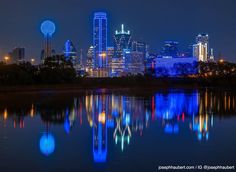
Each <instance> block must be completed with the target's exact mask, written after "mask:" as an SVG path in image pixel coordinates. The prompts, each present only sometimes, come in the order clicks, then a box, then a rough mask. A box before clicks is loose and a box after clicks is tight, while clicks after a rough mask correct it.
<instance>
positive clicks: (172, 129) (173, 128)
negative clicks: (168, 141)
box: [165, 124, 179, 134]
mask: <svg viewBox="0 0 236 172" xmlns="http://www.w3.org/2000/svg"><path fill="white" fill-rule="evenodd" d="M165 133H167V134H177V133H179V126H178V125H177V124H175V125H171V124H167V125H166V126H165Z"/></svg>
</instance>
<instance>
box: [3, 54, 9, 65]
mask: <svg viewBox="0 0 236 172" xmlns="http://www.w3.org/2000/svg"><path fill="white" fill-rule="evenodd" d="M9 59H10V57H8V56H5V57H4V60H5V62H6V64H7V62H8V61H9Z"/></svg>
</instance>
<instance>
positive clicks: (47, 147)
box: [39, 133, 55, 156]
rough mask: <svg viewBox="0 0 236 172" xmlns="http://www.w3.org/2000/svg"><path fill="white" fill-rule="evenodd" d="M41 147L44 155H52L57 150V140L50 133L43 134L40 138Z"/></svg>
mask: <svg viewBox="0 0 236 172" xmlns="http://www.w3.org/2000/svg"><path fill="white" fill-rule="evenodd" d="M39 147H40V151H41V153H42V154H43V155H45V156H49V155H51V154H52V153H53V152H54V150H55V139H54V137H53V135H52V134H49V133H45V134H43V135H42V137H41V138H40V142H39Z"/></svg>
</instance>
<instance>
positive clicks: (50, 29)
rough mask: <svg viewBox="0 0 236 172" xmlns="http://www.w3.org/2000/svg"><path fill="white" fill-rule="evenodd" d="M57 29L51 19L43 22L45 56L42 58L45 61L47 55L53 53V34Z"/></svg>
mask: <svg viewBox="0 0 236 172" xmlns="http://www.w3.org/2000/svg"><path fill="white" fill-rule="evenodd" d="M55 30H56V26H55V24H54V23H53V22H52V21H50V20H46V21H44V22H43V23H42V24H41V32H42V33H43V35H44V39H45V42H44V53H43V55H44V57H43V59H42V61H44V59H45V58H46V57H50V56H51V55H52V43H51V40H52V35H53V34H54V33H55Z"/></svg>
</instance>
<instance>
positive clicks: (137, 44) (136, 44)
mask: <svg viewBox="0 0 236 172" xmlns="http://www.w3.org/2000/svg"><path fill="white" fill-rule="evenodd" d="M148 49H149V46H148V44H146V43H145V42H141V41H133V42H132V46H131V51H135V52H141V53H143V59H144V61H146V59H147V58H148V56H149V55H148V54H149V52H148V51H149V50H148Z"/></svg>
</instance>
